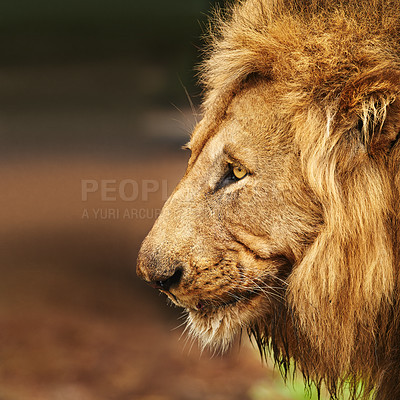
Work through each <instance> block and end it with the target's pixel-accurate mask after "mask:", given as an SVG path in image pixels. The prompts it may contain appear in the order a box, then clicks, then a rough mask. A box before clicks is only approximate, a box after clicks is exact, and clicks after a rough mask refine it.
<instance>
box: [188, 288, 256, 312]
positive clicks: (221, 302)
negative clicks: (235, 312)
mask: <svg viewBox="0 0 400 400" xmlns="http://www.w3.org/2000/svg"><path fill="white" fill-rule="evenodd" d="M260 294H261V291H260V290H252V291H248V292H241V293H240V294H235V295H233V294H230V295H229V297H228V298H227V299H218V300H206V299H200V300H198V301H197V302H196V305H195V307H194V311H197V312H199V313H204V314H209V313H213V312H220V311H223V310H230V309H232V308H234V307H237V306H239V305H245V304H248V303H249V302H251V300H252V299H254V298H256V297H258V296H260ZM192 309H193V307H192Z"/></svg>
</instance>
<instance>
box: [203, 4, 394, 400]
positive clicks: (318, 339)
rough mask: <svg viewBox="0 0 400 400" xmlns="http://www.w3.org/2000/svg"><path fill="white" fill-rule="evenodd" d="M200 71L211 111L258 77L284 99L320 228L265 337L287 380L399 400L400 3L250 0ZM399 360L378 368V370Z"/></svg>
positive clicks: (234, 12) (219, 34)
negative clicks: (293, 366) (294, 375)
mask: <svg viewBox="0 0 400 400" xmlns="http://www.w3.org/2000/svg"><path fill="white" fill-rule="evenodd" d="M216 20H217V21H216V22H215V24H214V25H216V28H215V29H214V31H213V32H212V34H211V38H212V39H211V43H210V45H209V49H208V51H209V52H208V56H207V59H206V61H205V62H204V64H203V66H202V70H201V71H202V72H201V81H202V83H203V85H204V87H205V102H204V108H205V111H206V112H210V111H211V110H214V109H215V110H216V112H217V109H218V108H219V109H223V107H221V105H226V104H227V103H228V102H229V101H230V99H231V98H232V97H233V96H235V93H236V92H237V91H239V90H240V88H241V85H242V84H243V83H244V82H246V80H248V79H249V77H251V76H254V75H256V76H258V77H262V78H263V79H265V80H266V81H271V82H273V83H274V85H276V87H279V85H281V86H282V88H283V89H282V92H285V95H284V98H285V102H284V104H282V107H284V110H285V114H286V115H287V120H288V121H289V122H290V124H291V126H292V129H293V132H295V141H296V146H297V147H298V150H299V153H300V155H301V160H302V168H303V175H304V179H305V180H306V181H307V183H308V185H309V186H310V187H311V189H312V190H313V192H314V193H315V195H316V196H317V198H318V200H319V201H320V203H321V206H322V208H323V210H324V223H323V227H322V230H321V232H320V234H319V235H318V237H317V238H316V240H315V241H314V243H313V244H312V245H311V246H310V248H309V249H308V250H307V252H306V254H305V255H304V257H303V259H302V261H301V262H300V263H299V265H296V266H294V268H293V272H292V273H291V275H290V276H289V278H288V291H287V301H288V307H289V309H288V310H284V311H283V310H281V314H280V315H279V321H278V322H277V326H284V329H280V328H279V327H268V328H267V327H255V329H254V332H253V333H254V334H255V336H256V338H257V340H258V342H259V344H260V346H261V347H263V346H268V345H269V343H270V342H269V340H270V339H269V338H270V337H272V343H271V345H272V347H273V349H274V352H275V357H276V360H277V362H278V363H280V364H281V365H283V367H284V369H286V368H287V367H288V365H289V363H290V360H291V359H292V358H294V359H295V360H296V362H297V364H298V366H299V367H300V369H301V370H302V372H303V374H304V376H305V377H306V379H307V380H310V379H311V380H313V381H314V382H315V383H316V384H317V386H319V385H320V383H321V382H324V383H325V384H326V385H327V387H328V390H329V391H330V393H331V395H332V397H333V398H335V396H336V395H337V394H338V393H340V389H341V387H342V385H343V383H344V382H345V381H350V384H351V387H352V390H353V396H354V397H356V396H357V388H359V386H358V385H359V381H360V380H361V381H362V382H363V385H364V395H365V396H368V395H369V394H370V392H371V390H372V389H373V387H376V386H377V387H378V392H377V398H385V399H386V398H389V397H390V393H399V392H400V389H399V385H400V340H399V337H400V315H399V314H400V308H399V304H398V302H399V300H400V295H399V276H400V274H399V260H400V258H399V232H400V230H399V222H400V221H399V216H400V215H399V203H400V201H399V195H400V192H399V188H400V173H399V167H398V165H399V162H400V150H399V149H400V147H399V145H397V144H396V139H397V137H398V134H399V133H400V1H399V0H393V1H390V0H387V1H386V0H372V1H365V0H362V1H360V0H358V1H357V0H348V1H344V0H342V1H334V0H326V1H322V0H321V1H307V0H292V1H289V0H288V1H285V0H248V1H243V2H239V3H237V4H236V5H233V6H232V7H231V8H230V10H229V11H228V12H227V13H226V14H223V13H222V12H219V13H218V15H217V17H216ZM383 359H384V360H390V361H388V362H387V365H385V367H384V368H382V367H380V368H377V365H378V364H380V361H381V360H383Z"/></svg>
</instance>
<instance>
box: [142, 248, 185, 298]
mask: <svg viewBox="0 0 400 400" xmlns="http://www.w3.org/2000/svg"><path fill="white" fill-rule="evenodd" d="M168 264H169V263H168ZM136 274H137V275H138V277H139V278H141V279H143V280H144V281H145V282H146V283H148V284H149V285H150V286H152V287H154V288H156V289H160V290H165V291H169V290H170V289H171V287H173V286H178V285H179V283H180V282H181V280H182V276H183V267H182V264H181V263H179V262H173V263H171V264H169V265H165V262H162V259H160V258H159V257H155V256H154V255H153V256H151V257H148V256H146V255H144V254H143V253H142V252H140V253H139V256H138V261H137V266H136Z"/></svg>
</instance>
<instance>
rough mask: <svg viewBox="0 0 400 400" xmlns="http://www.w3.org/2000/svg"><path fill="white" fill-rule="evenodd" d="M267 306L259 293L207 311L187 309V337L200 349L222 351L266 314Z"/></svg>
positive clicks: (266, 302) (263, 297)
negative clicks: (197, 342) (197, 343)
mask: <svg viewBox="0 0 400 400" xmlns="http://www.w3.org/2000/svg"><path fill="white" fill-rule="evenodd" d="M268 304H269V302H268V301H267V300H266V298H265V296H263V295H262V294H259V295H258V296H255V297H252V298H249V299H245V300H240V301H237V302H234V303H232V304H229V305H224V306H221V307H215V308H212V309H207V311H203V310H194V309H188V310H187V311H188V317H187V323H188V327H189V334H190V335H191V336H192V337H193V338H195V339H197V340H198V341H199V342H200V344H201V347H202V348H206V347H208V348H210V349H211V350H213V351H215V352H224V351H226V350H227V349H228V348H229V346H230V345H231V344H232V342H233V340H234V338H235V337H236V336H237V335H238V334H239V333H240V332H241V331H242V330H243V329H248V328H250V327H251V326H252V325H253V324H254V323H255V322H256V321H257V320H258V319H259V318H260V317H261V316H265V315H266V314H267V313H268V308H269V307H268Z"/></svg>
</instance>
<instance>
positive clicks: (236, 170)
mask: <svg viewBox="0 0 400 400" xmlns="http://www.w3.org/2000/svg"><path fill="white" fill-rule="evenodd" d="M232 173H233V175H234V176H235V178H236V179H242V178H244V177H245V176H246V175H247V171H246V170H245V169H244V168H243V167H233V168H232Z"/></svg>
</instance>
